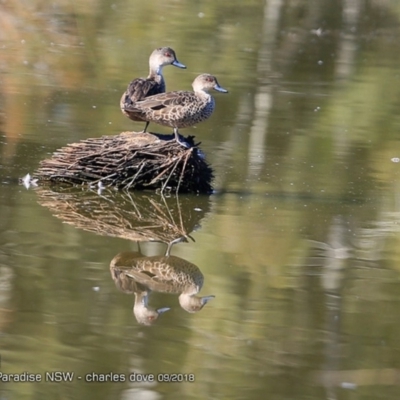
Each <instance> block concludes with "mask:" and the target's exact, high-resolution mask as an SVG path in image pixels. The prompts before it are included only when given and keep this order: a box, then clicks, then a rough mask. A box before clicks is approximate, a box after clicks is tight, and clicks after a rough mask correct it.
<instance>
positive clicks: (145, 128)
mask: <svg viewBox="0 0 400 400" xmlns="http://www.w3.org/2000/svg"><path fill="white" fill-rule="evenodd" d="M149 124H150V122H149V121H146V125H145V126H144V129H143V130H142V132H141V133H145V132H146V131H147V127H148V126H149Z"/></svg>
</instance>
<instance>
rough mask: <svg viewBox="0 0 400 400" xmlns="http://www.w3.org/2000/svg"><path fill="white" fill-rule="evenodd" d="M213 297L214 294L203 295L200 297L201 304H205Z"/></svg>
mask: <svg viewBox="0 0 400 400" xmlns="http://www.w3.org/2000/svg"><path fill="white" fill-rule="evenodd" d="M213 298H215V296H213V295H211V296H204V297H202V298H201V304H203V306H204V305H205V304H207V303H208V302H209V301H210V300H212V299H213Z"/></svg>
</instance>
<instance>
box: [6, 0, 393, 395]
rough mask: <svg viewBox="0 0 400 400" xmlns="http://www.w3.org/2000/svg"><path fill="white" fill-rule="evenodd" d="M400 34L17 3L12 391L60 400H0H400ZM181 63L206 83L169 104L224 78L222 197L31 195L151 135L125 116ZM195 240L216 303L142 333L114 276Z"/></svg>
mask: <svg viewBox="0 0 400 400" xmlns="http://www.w3.org/2000/svg"><path fill="white" fill-rule="evenodd" d="M399 19H400V8H399V6H398V4H397V3H396V2H390V1H388V2H380V1H368V2H367V1H362V0H359V1H342V2H339V1H297V2H295V3H290V2H289V3H287V2H282V1H279V0H278V1H272V0H267V1H259V0H253V1H246V2H241V1H238V0H236V1H231V2H229V3H228V2H215V1H208V0H206V1H202V2H189V1H172V2H164V3H160V2H156V3H152V2H145V3H140V4H139V3H138V2H125V1H119V2H111V1H102V2H100V1H81V2H80V3H79V4H72V3H71V2H64V1H62V0H58V1H53V2H52V3H51V5H50V6H49V5H44V4H42V2H40V1H31V2H30V3H29V5H27V4H25V3H24V4H22V2H12V3H11V2H7V1H5V2H3V4H2V6H1V10H0V20H1V21H2V27H3V28H2V32H1V33H0V52H1V53H0V54H1V59H2V62H1V63H0V81H1V89H0V91H1V96H0V120H1V125H0V130H1V139H0V157H1V158H0V177H1V191H0V210H1V211H0V215H1V218H0V243H1V247H0V354H1V369H0V370H1V371H2V373H3V374H11V373H15V374H22V373H23V372H28V373H32V374H39V376H40V377H41V378H42V382H41V383H38V382H29V383H17V382H11V383H7V382H4V381H3V382H0V397H1V398H2V399H3V398H4V399H28V398H41V399H46V398H48V399H50V398H51V399H61V398H63V399H66V398H68V399H69V398H71V399H76V398H86V399H95V398H96V399H108V398H113V399H115V398H121V399H144V398H146V399H175V398H177V397H179V398H188V399H204V398H210V399H225V398H230V399H264V398H267V397H269V398H271V399H321V398H322V399H329V400H330V399H348V398H353V397H357V398H358V399H363V400H367V399H374V400H375V399H393V400H394V399H398V397H399V394H400V389H399V385H398V382H399V378H398V377H399V374H400V372H399V371H400V369H399V368H400V339H399V338H400V324H399V321H400V318H399V314H400V311H399V302H400V276H399V261H400V253H399V250H398V249H399V242H398V240H400V235H399V232H400V229H399V221H400V203H399V199H400V191H399V190H400V184H399V165H400V164H399V157H400V141H399V127H400V117H399V113H398V109H399V106H400V100H399V99H400V79H399V72H398V66H399V54H400V52H399V51H398V50H399V49H398V47H399V43H400V24H399ZM163 45H168V46H171V47H173V48H174V49H175V50H176V52H177V55H178V58H179V61H181V62H182V63H184V64H185V65H187V67H188V69H187V70H180V69H177V68H173V67H167V68H165V78H166V80H167V89H168V90H176V89H190V85H191V82H192V81H193V79H194V77H195V76H197V75H198V74H200V73H203V72H208V73H212V74H214V75H216V76H217V78H218V80H219V82H220V84H221V85H222V86H223V87H226V88H227V89H228V90H229V94H228V95H220V94H218V93H215V99H216V103H217V108H216V111H215V113H214V115H213V116H212V117H211V118H210V119H209V120H208V121H207V122H204V123H202V124H199V125H198V126H196V127H193V128H187V129H185V130H182V133H183V134H186V135H189V134H194V135H196V139H197V140H199V141H201V142H202V144H201V148H202V150H203V151H204V152H205V153H206V155H207V160H208V161H209V162H210V164H211V165H212V166H213V168H214V170H215V175H216V178H215V182H214V186H215V193H214V194H213V195H212V196H210V197H202V196H180V197H179V198H178V199H177V198H175V197H173V196H172V197H167V198H166V199H165V198H162V197H160V196H159V195H156V194H153V193H131V194H127V193H115V192H114V191H112V190H106V191H104V192H102V193H101V194H98V193H97V191H96V190H94V191H89V192H88V191H86V190H85V191H83V190H70V189H67V190H66V189H60V188H52V189H50V190H49V191H47V192H46V191H45V190H44V189H43V188H38V189H34V188H30V189H29V190H27V189H25V188H24V187H23V186H21V185H18V178H20V177H22V176H24V175H25V174H26V173H27V172H31V173H32V172H33V171H34V170H35V169H36V168H37V166H38V163H39V161H40V160H42V159H44V158H48V157H50V155H51V154H52V153H53V152H54V151H55V150H56V149H58V148H60V147H62V146H64V145H66V144H67V143H73V142H77V141H79V140H80V139H84V138H87V137H100V136H102V135H113V134H118V133H120V132H122V131H126V130H139V129H141V128H142V126H141V124H135V123H133V122H132V121H130V120H128V119H127V118H125V117H124V116H123V115H122V114H121V112H120V110H119V107H118V102H119V98H120V96H121V93H122V91H123V90H125V87H126V85H127V83H128V82H129V81H130V80H131V79H132V78H134V77H137V76H144V75H146V73H147V68H148V66H147V65H148V56H149V54H150V53H151V51H152V50H153V49H154V48H156V47H159V46H163ZM151 129H152V130H157V131H158V132H161V133H168V132H169V130H168V128H165V127H158V126H156V125H152V126H151ZM46 190H47V189H46ZM177 238H181V239H182V238H183V239H185V240H183V239H182V240H181V241H179V243H176V244H175V245H174V246H173V247H172V249H171V254H172V255H173V256H175V257H178V258H179V259H181V260H183V261H182V262H183V263H184V262H187V263H190V264H193V265H195V266H196V267H197V268H198V269H199V270H200V271H201V273H202V275H203V277H204V284H203V286H202V288H201V290H200V292H199V294H198V295H199V296H207V295H214V296H215V298H214V299H212V300H210V301H209V302H208V303H207V304H206V305H205V306H204V308H203V309H202V310H200V311H198V312H196V313H188V312H187V311H185V309H183V308H182V307H181V306H180V304H179V300H178V295H177V294H168V293H162V292H154V293H151V295H150V296H149V298H148V306H149V307H151V308H154V309H158V308H163V307H168V308H170V310H169V311H166V312H165V313H163V314H161V315H160V317H159V318H157V319H156V320H155V321H154V323H153V324H151V326H146V325H143V324H140V323H139V322H138V321H137V319H136V318H135V315H134V313H133V306H134V302H135V293H134V291H133V290H132V291H131V292H130V293H127V291H125V292H124V291H123V290H120V289H121V288H118V287H117V286H116V282H114V280H113V278H112V275H111V273H110V263H111V261H112V260H113V259H114V257H115V256H116V255H118V254H120V253H121V252H127V251H130V252H136V253H139V252H140V254H141V256H143V257H156V256H157V257H158V256H159V257H162V256H163V255H164V254H165V252H166V250H167V245H166V243H165V242H168V241H172V240H175V239H177ZM141 290H143V289H141ZM55 372H64V373H67V372H71V373H74V376H73V378H72V382H69V381H68V377H67V375H63V376H62V377H61V378H60V380H61V382H57V383H55V382H53V383H51V382H49V379H50V376H53V375H46V373H50V374H51V373H55ZM109 373H113V374H116V375H118V376H122V377H123V378H125V381H124V382H121V381H119V382H115V380H116V379H117V378H116V377H115V376H113V380H114V382H111V381H110V379H111V378H110V377H111V375H106V374H109ZM96 374H97V375H98V376H102V377H103V378H97V379H104V380H108V381H107V382H98V383H93V382H88V381H89V380H93V376H95V375H96ZM101 374H103V375H101ZM131 374H136V375H131ZM138 374H141V375H138ZM149 374H153V375H154V376H155V380H156V381H155V382H146V383H145V382H138V381H137V380H139V379H142V380H143V379H144V377H145V376H147V377H148V376H149ZM158 374H164V375H158ZM165 374H178V375H175V377H176V379H178V380H180V381H181V382H176V383H165V382H160V380H162V379H164V380H165V378H166V377H167V376H168V377H169V376H171V375H165ZM4 376H6V375H4ZM54 376H56V375H54ZM130 376H131V378H132V380H135V381H129V377H130ZM139 376H140V378H138V377H139ZM46 377H47V381H46ZM134 377H136V378H135V379H133V378H134ZM193 379H194V382H191V381H192V380H193ZM119 380H121V379H119Z"/></svg>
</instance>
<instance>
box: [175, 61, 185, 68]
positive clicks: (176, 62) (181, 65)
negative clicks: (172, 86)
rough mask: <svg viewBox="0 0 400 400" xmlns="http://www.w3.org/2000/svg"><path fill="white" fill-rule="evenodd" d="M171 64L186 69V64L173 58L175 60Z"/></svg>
mask: <svg viewBox="0 0 400 400" xmlns="http://www.w3.org/2000/svg"><path fill="white" fill-rule="evenodd" d="M172 65H173V66H174V67H178V68H183V69H186V65H183V64H181V63H180V62H179V61H178V60H175V61H174V62H173V63H172Z"/></svg>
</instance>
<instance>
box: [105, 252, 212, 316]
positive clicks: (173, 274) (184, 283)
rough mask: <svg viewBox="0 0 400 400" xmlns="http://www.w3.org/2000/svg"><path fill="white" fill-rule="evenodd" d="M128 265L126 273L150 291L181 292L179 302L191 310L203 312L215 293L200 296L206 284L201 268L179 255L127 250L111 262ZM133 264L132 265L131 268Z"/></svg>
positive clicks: (125, 266) (116, 265)
mask: <svg viewBox="0 0 400 400" xmlns="http://www.w3.org/2000/svg"><path fill="white" fill-rule="evenodd" d="M111 264H112V265H113V266H114V267H120V266H122V265H123V266H124V274H125V276H127V277H130V278H132V280H133V281H134V282H136V284H138V285H141V287H144V288H146V290H148V292H151V291H154V292H162V293H175V294H179V304H180V306H181V307H182V308H183V309H184V310H186V311H187V312H190V313H194V312H197V311H200V310H201V309H202V308H203V307H204V306H205V305H206V304H207V302H208V301H209V300H211V299H213V298H214V297H215V296H212V295H211V296H204V297H200V296H196V295H197V294H198V293H199V292H200V290H201V288H202V286H203V283H204V276H203V274H202V273H201V271H200V269H199V268H198V267H197V266H196V265H194V264H192V263H190V262H188V261H186V260H184V259H182V258H180V257H176V256H151V257H144V256H140V257H138V253H136V252H130V251H127V252H123V253H120V254H118V255H116V256H115V257H114V259H113V260H112V261H111ZM128 267H129V268H128Z"/></svg>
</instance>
